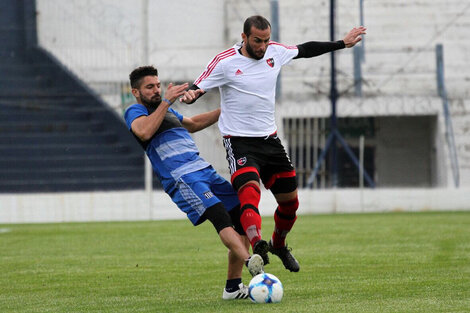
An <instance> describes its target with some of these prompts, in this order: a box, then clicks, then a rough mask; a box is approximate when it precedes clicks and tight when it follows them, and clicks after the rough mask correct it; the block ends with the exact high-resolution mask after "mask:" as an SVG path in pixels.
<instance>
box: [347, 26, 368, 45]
mask: <svg viewBox="0 0 470 313" xmlns="http://www.w3.org/2000/svg"><path fill="white" fill-rule="evenodd" d="M366 29H367V28H365V27H364V26H359V27H354V28H353V29H351V30H350V31H349V33H348V34H347V35H346V36H345V37H344V38H343V41H344V44H345V45H346V48H351V47H354V46H355V45H356V44H357V43H358V42H359V41H361V40H362V37H361V35H365V34H366Z"/></svg>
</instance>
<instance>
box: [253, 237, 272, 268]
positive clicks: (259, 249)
mask: <svg viewBox="0 0 470 313" xmlns="http://www.w3.org/2000/svg"><path fill="white" fill-rule="evenodd" d="M268 251H269V245H268V243H267V242H266V241H264V240H258V241H257V242H256V243H255V244H254V245H253V254H259V255H260V256H261V257H262V258H263V262H264V265H266V264H269V256H268Z"/></svg>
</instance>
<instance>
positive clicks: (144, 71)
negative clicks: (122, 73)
mask: <svg viewBox="0 0 470 313" xmlns="http://www.w3.org/2000/svg"><path fill="white" fill-rule="evenodd" d="M145 76H158V70H157V69H156V68H155V67H153V66H152V65H148V66H141V67H138V68H136V69H135V70H133V71H132V72H131V73H130V74H129V80H130V81H131V87H132V88H139V87H140V83H141V82H142V78H144V77H145Z"/></svg>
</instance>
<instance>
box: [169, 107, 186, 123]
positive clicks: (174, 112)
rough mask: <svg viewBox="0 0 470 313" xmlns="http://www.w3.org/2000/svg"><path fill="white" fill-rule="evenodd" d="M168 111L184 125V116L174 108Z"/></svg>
mask: <svg viewBox="0 0 470 313" xmlns="http://www.w3.org/2000/svg"><path fill="white" fill-rule="evenodd" d="M168 111H169V112H171V113H173V114H174V115H176V117H177V118H178V120H179V121H180V122H181V123H183V115H181V114H180V113H179V112H178V111H175V110H173V109H172V108H168Z"/></svg>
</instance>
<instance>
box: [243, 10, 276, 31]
mask: <svg viewBox="0 0 470 313" xmlns="http://www.w3.org/2000/svg"><path fill="white" fill-rule="evenodd" d="M251 26H254V27H255V28H256V29H259V30H265V29H267V28H268V27H269V28H271V24H269V21H268V20H267V19H265V18H264V17H262V16H261V15H253V16H250V17H249V18H247V19H246V20H245V23H244V24H243V33H244V34H245V35H246V36H250V35H251Z"/></svg>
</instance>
